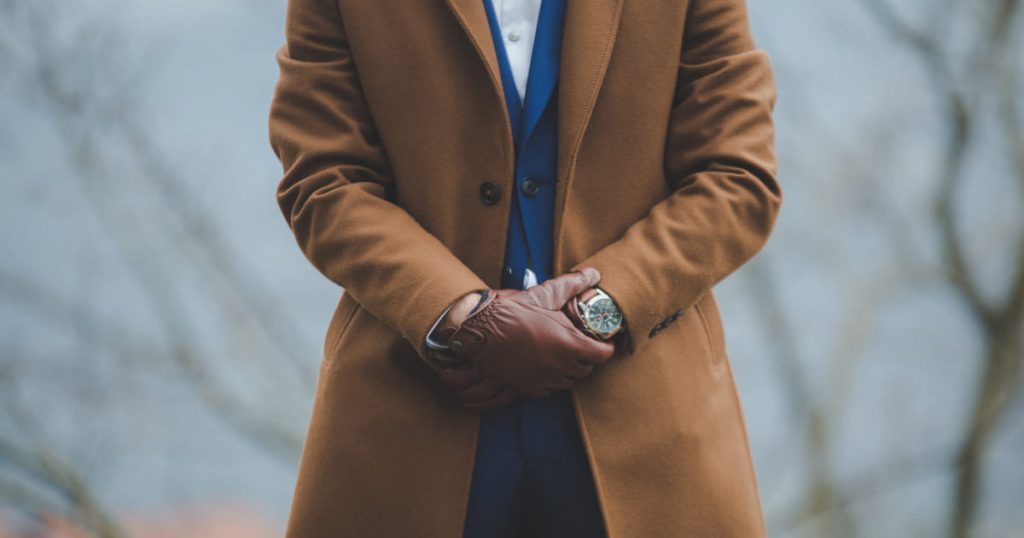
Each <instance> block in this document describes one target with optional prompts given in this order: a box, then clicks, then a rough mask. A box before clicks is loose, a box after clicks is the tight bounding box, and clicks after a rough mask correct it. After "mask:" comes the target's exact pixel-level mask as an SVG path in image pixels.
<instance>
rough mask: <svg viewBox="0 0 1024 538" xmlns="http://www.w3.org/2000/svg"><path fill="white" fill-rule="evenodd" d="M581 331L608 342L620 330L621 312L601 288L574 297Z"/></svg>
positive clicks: (591, 289)
mask: <svg viewBox="0 0 1024 538" xmlns="http://www.w3.org/2000/svg"><path fill="white" fill-rule="evenodd" d="M575 300H576V309H577V310H578V311H579V315H580V321H581V322H582V324H583V327H581V329H582V330H583V331H585V332H587V333H589V334H591V335H593V336H596V337H598V338H600V339H601V340H609V339H611V337H613V336H615V334H616V333H618V332H619V331H620V330H622V311H620V310H619V307H618V305H616V304H615V301H613V300H612V298H611V297H610V296H609V295H608V294H607V293H605V292H604V290H602V289H601V288H598V287H596V286H595V287H593V288H590V289H588V290H586V291H584V292H583V293H581V294H579V295H577V296H576V299H575Z"/></svg>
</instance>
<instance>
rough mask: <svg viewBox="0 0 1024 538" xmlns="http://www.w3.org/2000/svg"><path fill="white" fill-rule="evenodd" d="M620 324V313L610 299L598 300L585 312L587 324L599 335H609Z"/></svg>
mask: <svg viewBox="0 0 1024 538" xmlns="http://www.w3.org/2000/svg"><path fill="white" fill-rule="evenodd" d="M621 323H622V312H620V311H619V309H618V308H616V307H615V303H614V302H612V300H611V299H608V298H601V299H598V300H597V301H594V304H592V305H590V308H589V309H588V310H587V324H588V325H590V327H591V328H592V329H594V330H595V331H597V332H599V333H610V332H612V331H614V330H615V329H616V327H618V326H619V324H621Z"/></svg>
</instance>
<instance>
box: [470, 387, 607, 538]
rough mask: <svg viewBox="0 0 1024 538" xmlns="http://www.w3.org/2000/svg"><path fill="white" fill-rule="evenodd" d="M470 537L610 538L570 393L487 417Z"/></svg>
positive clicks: (477, 465)
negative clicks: (606, 531) (607, 536)
mask: <svg viewBox="0 0 1024 538" xmlns="http://www.w3.org/2000/svg"><path fill="white" fill-rule="evenodd" d="M464 536H465V538H505V537H521V536H534V537H538V538H547V537H558V538H577V537H578V538H599V537H603V536H605V530H604V523H603V520H602V518H601V510H600V506H599V505H598V500H597V493H596V491H595V490H594V481H593V477H592V476H591V473H590V464H589V462H588V461H587V455H586V451H585V448H584V446H583V440H582V439H581V437H580V431H579V426H578V423H577V421H576V415H575V413H574V412H573V407H572V400H571V398H570V393H569V391H567V390H563V391H558V392H555V393H553V394H551V395H549V396H546V397H544V398H523V399H520V400H519V401H517V402H515V403H513V404H511V405H508V406H505V407H501V408H498V409H492V410H490V411H487V412H485V413H484V414H483V415H482V416H481V422H480V437H479V439H478V442H477V451H476V463H475V464H474V467H473V479H472V484H471V489H470V498H469V507H468V513H467V515H466V526H465V534H464Z"/></svg>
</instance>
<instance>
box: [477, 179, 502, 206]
mask: <svg viewBox="0 0 1024 538" xmlns="http://www.w3.org/2000/svg"><path fill="white" fill-rule="evenodd" d="M480 199H481V200H483V201H484V203H485V204H488V205H491V204H496V203H498V200H500V199H501V187H499V186H498V184H497V183H495V182H493V181H484V182H483V183H481V184H480Z"/></svg>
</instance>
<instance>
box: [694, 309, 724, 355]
mask: <svg viewBox="0 0 1024 538" xmlns="http://www.w3.org/2000/svg"><path fill="white" fill-rule="evenodd" d="M693 309H694V310H695V311H696V312H697V315H698V317H700V322H701V325H702V326H703V327H704V336H705V337H707V341H708V347H709V348H710V349H711V366H712V367H713V368H714V369H715V370H716V371H717V370H718V369H720V368H721V367H722V362H723V361H724V359H725V331H724V329H723V327H722V319H721V316H720V315H719V313H718V304H717V302H716V301H715V297H714V296H713V295H712V294H711V292H708V293H707V294H705V295H704V297H702V298H701V299H700V300H699V301H697V303H696V304H695V305H694V308H693Z"/></svg>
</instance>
